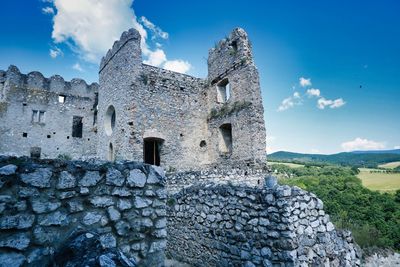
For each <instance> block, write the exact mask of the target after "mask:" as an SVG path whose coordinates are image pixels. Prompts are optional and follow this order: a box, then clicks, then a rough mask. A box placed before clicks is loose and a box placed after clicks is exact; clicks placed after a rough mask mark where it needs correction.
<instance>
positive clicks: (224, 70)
mask: <svg viewBox="0 0 400 267" xmlns="http://www.w3.org/2000/svg"><path fill="white" fill-rule="evenodd" d="M249 64H254V61H253V55H252V52H251V44H250V41H249V38H248V36H247V33H246V32H245V31H244V30H243V29H242V28H236V29H234V30H233V31H232V32H231V34H230V35H229V36H228V37H226V38H225V39H222V40H221V41H220V42H219V43H217V44H216V45H215V47H214V48H211V49H210V50H209V52H208V78H209V81H210V82H211V83H212V84H213V83H215V82H217V81H218V80H220V79H221V78H223V77H224V76H226V75H227V74H228V73H229V72H230V71H232V70H235V69H238V68H240V67H243V66H247V65H249Z"/></svg>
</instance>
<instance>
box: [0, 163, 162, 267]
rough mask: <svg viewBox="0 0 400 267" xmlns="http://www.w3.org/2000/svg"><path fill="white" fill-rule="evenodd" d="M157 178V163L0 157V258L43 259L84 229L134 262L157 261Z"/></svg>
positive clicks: (39, 262) (16, 261) (15, 261)
mask: <svg viewBox="0 0 400 267" xmlns="http://www.w3.org/2000/svg"><path fill="white" fill-rule="evenodd" d="M164 183H165V177H164V175H163V172H162V171H161V170H160V169H158V168H155V167H152V166H150V165H147V164H141V163H135V162H123V163H115V164H111V163H105V162H97V163H96V162H92V163H90V162H83V161H59V160H55V161H54V160H40V161H32V160H30V159H27V158H13V157H0V262H1V263H5V262H10V261H11V263H12V266H22V264H26V265H29V266H45V265H46V263H47V262H49V261H52V262H53V261H54V260H55V259H54V258H53V256H54V253H55V252H56V251H57V250H59V249H60V247H62V246H63V244H64V243H65V241H66V240H67V239H68V238H69V237H70V236H71V235H73V234H74V233H77V232H82V231H86V232H94V233H97V234H98V235H100V241H101V245H102V246H103V247H104V248H111V249H113V248H117V249H119V250H120V251H122V252H123V253H124V254H125V255H126V256H128V257H134V258H135V259H136V262H137V263H138V266H163V261H164V248H165V246H166V236H167V233H166V205H165V203H166V198H167V194H166V190H165V188H164ZM93 249H95V248H93ZM1 263H0V265H1ZM8 266H10V265H8Z"/></svg>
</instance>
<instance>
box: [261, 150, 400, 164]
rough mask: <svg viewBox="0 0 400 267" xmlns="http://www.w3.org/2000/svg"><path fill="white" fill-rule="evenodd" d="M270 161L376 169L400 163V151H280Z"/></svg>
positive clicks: (271, 156)
mask: <svg viewBox="0 0 400 267" xmlns="http://www.w3.org/2000/svg"><path fill="white" fill-rule="evenodd" d="M268 160H270V161H284V162H293V163H312V164H334V165H342V166H356V167H368V168H376V167H377V166H378V165H379V164H383V163H388V162H392V161H400V149H396V150H374V151H353V152H342V153H337V154H332V155H323V154H302V153H294V152H287V151H278V152H275V153H272V154H270V155H268Z"/></svg>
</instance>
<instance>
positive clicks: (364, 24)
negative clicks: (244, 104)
mask: <svg viewBox="0 0 400 267" xmlns="http://www.w3.org/2000/svg"><path fill="white" fill-rule="evenodd" d="M131 4H132V1H131V0H54V1H50V0H45V1H43V0H29V1H28V0H13V1H2V10H3V12H2V16H0V23H1V25H3V27H2V31H1V34H0V69H7V67H8V66H9V65H10V64H14V65H16V66H18V67H19V68H20V70H21V71H22V72H25V73H27V72H30V71H33V70H39V71H41V72H42V73H43V74H44V75H45V76H47V77H49V76H51V75H53V74H60V75H62V76H63V77H64V78H65V79H67V80H70V79H72V78H74V77H79V78H83V79H85V80H86V81H88V82H93V81H97V79H98V75H97V71H98V61H99V58H100V57H101V55H102V54H103V53H104V51H105V50H106V49H107V48H108V47H111V45H112V43H113V39H115V38H118V37H119V35H120V33H121V32H122V31H123V30H126V29H128V28H130V27H135V28H138V29H139V30H140V31H141V33H142V36H143V35H146V36H145V38H143V39H144V42H143V44H142V47H143V48H144V60H146V62H147V63H150V64H153V65H157V66H160V67H164V68H168V69H173V70H178V71H181V72H187V73H188V74H191V75H194V76H198V77H206V75H207V64H206V58H207V54H208V49H209V48H211V47H213V46H214V43H215V42H217V41H218V40H220V39H222V38H223V37H224V36H226V35H228V34H229V32H230V31H231V30H232V29H233V28H235V27H238V26H240V27H242V28H244V29H245V30H246V31H247V32H248V34H249V37H250V39H251V41H252V44H253V49H254V57H255V62H256V64H257V67H258V69H259V72H260V78H261V87H262V96H263V102H264V108H265V120H266V128H267V135H268V137H267V151H268V152H273V151H277V150H289V151H297V152H306V153H311V152H312V153H334V152H339V151H347V150H358V149H393V148H395V147H399V146H400V123H399V121H400V120H399V115H400V105H399V99H400V16H399V15H398V14H400V2H398V1H395V0H392V1H390V0H382V1H368V0H367V1H341V0H336V1H333V0H332V1H324V0H321V1H313V0H303V1H288V0H287V1H206V0H203V1H190V2H189V1H165V0H164V1H161V0H160V1H150V0H135V1H134V2H133V4H132V5H131ZM300 78H303V79H302V83H300ZM317 89H318V90H317Z"/></svg>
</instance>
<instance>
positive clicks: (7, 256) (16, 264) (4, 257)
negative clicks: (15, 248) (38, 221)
mask: <svg viewBox="0 0 400 267" xmlns="http://www.w3.org/2000/svg"><path fill="white" fill-rule="evenodd" d="M25 260H26V258H25V256H24V255H22V254H19V253H14V252H10V253H0V267H20V266H22V265H23V264H24V262H25Z"/></svg>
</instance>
